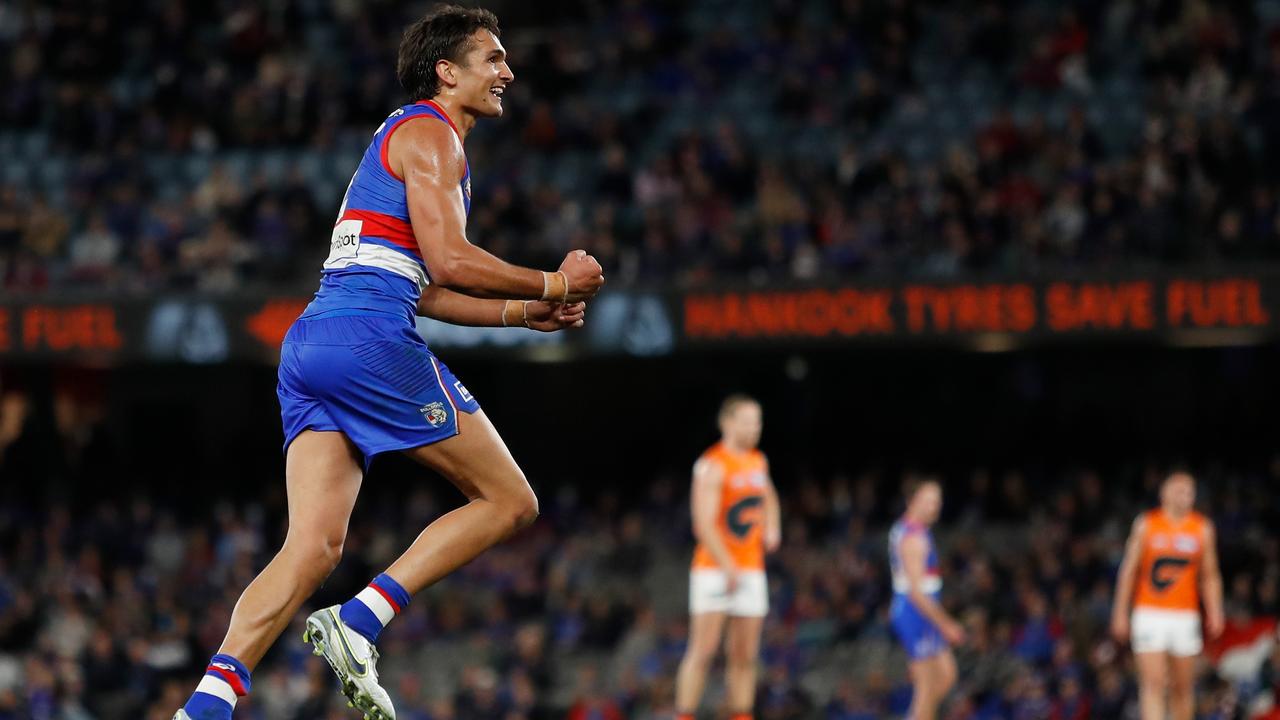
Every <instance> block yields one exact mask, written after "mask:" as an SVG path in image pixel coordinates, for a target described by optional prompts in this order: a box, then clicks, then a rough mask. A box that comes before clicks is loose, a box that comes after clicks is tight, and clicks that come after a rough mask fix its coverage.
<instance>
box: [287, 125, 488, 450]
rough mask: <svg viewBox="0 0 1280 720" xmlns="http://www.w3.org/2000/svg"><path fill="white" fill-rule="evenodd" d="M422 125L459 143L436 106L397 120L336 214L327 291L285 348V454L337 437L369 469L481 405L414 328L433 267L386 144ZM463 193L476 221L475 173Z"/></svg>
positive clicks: (442, 433)
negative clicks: (313, 438)
mask: <svg viewBox="0 0 1280 720" xmlns="http://www.w3.org/2000/svg"><path fill="white" fill-rule="evenodd" d="M415 120H417V121H420V122H443V123H446V124H448V125H449V127H450V128H452V129H453V131H454V134H455V137H457V128H456V126H454V124H453V122H452V121H451V120H450V119H449V116H448V115H447V114H446V113H445V112H444V110H443V109H442V108H441V107H440V106H439V105H437V104H435V103H434V102H431V101H429V100H425V101H422V102H418V103H415V104H412V105H406V106H404V107H402V108H400V109H398V110H396V111H395V112H393V113H391V115H390V116H389V117H388V118H387V119H386V121H384V122H383V123H382V125H381V126H379V127H378V130H377V131H376V132H375V133H374V134H373V141H372V142H371V143H369V147H368V149H367V150H365V152H364V156H363V157H362V158H361V160H360V165H359V167H358V168H357V169H356V172H355V174H354V175H352V176H351V183H350V184H349V185H348V186H347V192H346V194H345V196H344V197H343V200H342V207H341V209H340V210H339V211H338V219H337V221H336V222H335V223H334V226H333V234H332V236H331V237H330V241H329V257H328V258H327V259H326V260H325V263H324V268H323V270H322V274H321V279H320V290H319V291H318V292H317V293H316V295H315V298H314V299H313V300H312V301H311V303H310V304H309V305H308V306H307V308H306V310H304V311H303V313H302V315H301V316H300V317H299V318H298V320H297V321H296V322H295V323H294V324H293V326H292V327H291V328H290V329H289V332H288V334H287V335H286V336H285V339H284V344H283V345H282V346H281V348H280V371H279V384H278V386H277V389H276V394H277V396H278V397H279V399H280V411H281V418H282V420H283V423H284V435H285V448H286V450H287V449H288V447H289V445H290V444H291V443H292V442H293V440H294V439H295V438H297V436H298V434H299V433H301V432H302V431H304V430H315V431H337V432H342V433H344V434H346V435H347V437H349V438H350V439H351V441H352V442H353V443H354V444H355V445H356V447H357V448H359V449H360V451H361V452H362V453H363V454H364V457H365V463H366V466H367V464H368V462H369V461H370V460H371V459H372V458H373V456H374V455H377V454H379V453H383V452H388V451H392V450H402V449H406V448H412V447H418V446H420V445H427V444H430V443H433V442H438V441H440V440H443V439H445V438H448V437H452V436H454V435H456V434H457V433H458V419H457V416H458V413H459V412H475V411H477V410H479V408H480V406H479V404H478V403H476V401H475V398H473V397H472V396H471V393H470V392H468V391H467V389H466V387H464V386H463V385H462V383H461V382H460V381H458V379H457V378H456V377H454V375H453V373H451V372H450V371H449V368H447V367H445V365H444V363H442V362H440V360H439V359H437V358H436V357H435V355H434V354H433V353H432V352H431V351H430V349H428V347H427V344H426V342H425V341H424V340H423V339H422V337H421V336H420V335H419V334H418V332H417V330H416V329H415V326H414V318H415V316H416V314H417V306H418V300H419V298H420V297H421V295H422V290H423V288H425V287H426V286H427V285H428V284H429V283H430V282H431V271H430V268H428V267H427V264H426V261H425V259H424V258H423V256H422V251H421V250H420V249H419V247H418V241H417V238H416V237H415V235H414V233H413V228H412V226H411V225H410V221H409V205H408V198H407V196H406V193H405V184H404V179H403V178H401V177H399V176H397V175H396V173H395V172H394V171H393V170H392V169H391V166H390V164H389V163H388V162H387V146H388V141H389V140H390V138H391V135H392V133H394V132H396V130H398V129H399V128H400V127H401V126H403V125H404V124H405V123H408V122H411V121H415ZM459 142H461V138H459ZM458 194H459V202H461V203H462V204H463V207H464V208H465V209H466V211H467V212H468V213H470V211H471V170H470V168H469V167H468V168H467V169H466V171H465V172H464V174H463V176H462V177H461V178H459V179H458ZM425 241H426V242H430V240H425Z"/></svg>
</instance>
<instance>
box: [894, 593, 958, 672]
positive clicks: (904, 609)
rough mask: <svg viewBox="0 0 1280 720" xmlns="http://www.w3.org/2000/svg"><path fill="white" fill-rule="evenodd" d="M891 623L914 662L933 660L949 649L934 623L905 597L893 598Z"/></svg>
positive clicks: (895, 596) (895, 633)
mask: <svg viewBox="0 0 1280 720" xmlns="http://www.w3.org/2000/svg"><path fill="white" fill-rule="evenodd" d="M889 623H890V624H891V625H892V626H893V634H894V635H897V636H898V640H899V641H900V642H901V643H902V646H903V647H904V648H906V650H907V656H908V657H910V658H911V659H912V660H925V659H927V658H931V657H933V656H934V655H937V654H938V653H940V652H942V651H943V650H946V649H947V648H948V647H949V646H948V645H947V641H946V640H944V639H943V638H942V633H941V632H939V631H938V628H937V627H935V626H934V624H933V622H932V621H930V620H929V618H927V617H925V616H924V615H923V614H922V613H921V612H920V611H919V610H918V609H916V606H915V604H914V603H912V602H911V600H910V599H909V598H907V597H906V596H905V595H894V596H893V602H892V603H891V604H890V605H889Z"/></svg>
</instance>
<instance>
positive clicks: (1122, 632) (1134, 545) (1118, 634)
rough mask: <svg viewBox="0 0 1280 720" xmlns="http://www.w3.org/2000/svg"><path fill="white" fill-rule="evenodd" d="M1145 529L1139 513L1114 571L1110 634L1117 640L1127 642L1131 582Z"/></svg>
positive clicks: (1145, 523)
mask: <svg viewBox="0 0 1280 720" xmlns="http://www.w3.org/2000/svg"><path fill="white" fill-rule="evenodd" d="M1146 531H1147V521H1146V520H1145V519H1144V518H1143V516H1141V515H1139V516H1138V517H1137V518H1136V519H1135V520H1134V521H1133V528H1132V529H1131V530H1130V531H1129V539H1128V541H1127V542H1125V546H1124V559H1122V560H1121V561H1120V570H1119V571H1118V572H1117V573H1116V595H1115V598H1114V599H1113V600H1112V602H1111V635H1112V637H1114V638H1115V639H1116V640H1117V641H1119V642H1122V643H1124V642H1129V610H1130V603H1132V602H1133V583H1134V580H1135V579H1136V578H1137V575H1138V562H1139V561H1140V560H1141V559H1142V538H1143V535H1145V534H1146Z"/></svg>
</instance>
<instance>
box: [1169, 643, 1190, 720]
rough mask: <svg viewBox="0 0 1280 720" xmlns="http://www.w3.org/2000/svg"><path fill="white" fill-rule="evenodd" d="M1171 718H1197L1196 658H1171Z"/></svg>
mask: <svg viewBox="0 0 1280 720" xmlns="http://www.w3.org/2000/svg"><path fill="white" fill-rule="evenodd" d="M1169 669H1170V670H1171V671H1172V672H1170V673H1169V717H1170V718H1172V720H1192V718H1193V717H1195V687H1196V679H1195V673H1196V659H1195V656H1188V657H1178V656H1171V657H1170V658H1169Z"/></svg>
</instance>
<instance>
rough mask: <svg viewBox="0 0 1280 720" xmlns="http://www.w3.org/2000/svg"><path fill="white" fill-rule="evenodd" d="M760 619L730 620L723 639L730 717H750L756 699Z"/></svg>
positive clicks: (733, 618) (761, 625) (761, 620)
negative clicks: (735, 715) (744, 715)
mask: <svg viewBox="0 0 1280 720" xmlns="http://www.w3.org/2000/svg"><path fill="white" fill-rule="evenodd" d="M763 628H764V618H762V617H731V618H729V621H728V634H727V637H726V639H725V668H724V682H725V690H726V694H727V695H728V700H729V712H730V714H739V713H750V712H751V709H752V706H754V705H755V699H756V667H757V661H758V659H759V657H760V631H761V630H762V629H763Z"/></svg>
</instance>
